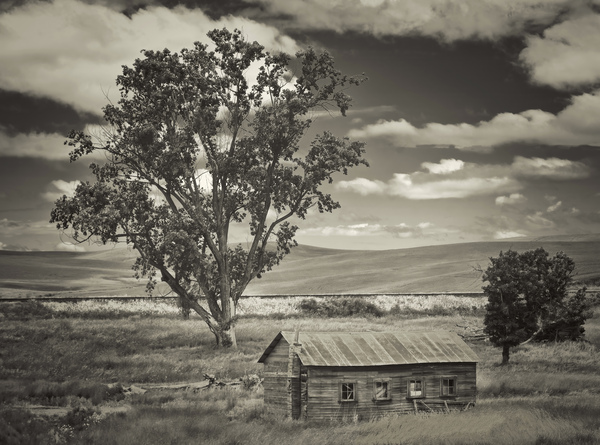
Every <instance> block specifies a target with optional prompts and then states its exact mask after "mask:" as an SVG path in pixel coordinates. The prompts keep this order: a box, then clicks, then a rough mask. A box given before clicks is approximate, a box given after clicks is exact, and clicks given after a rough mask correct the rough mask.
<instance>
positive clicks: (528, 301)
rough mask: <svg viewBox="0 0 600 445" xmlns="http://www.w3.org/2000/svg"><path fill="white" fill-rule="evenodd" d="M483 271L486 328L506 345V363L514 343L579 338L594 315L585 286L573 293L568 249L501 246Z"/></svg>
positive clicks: (572, 266) (492, 337)
mask: <svg viewBox="0 0 600 445" xmlns="http://www.w3.org/2000/svg"><path fill="white" fill-rule="evenodd" d="M490 262H491V264H490V265H489V267H488V268H487V269H486V270H485V271H484V273H483V277H482V278H483V281H484V282H487V283H488V284H487V285H485V286H483V292H484V293H485V294H486V296H487V297H488V304H487V307H486V314H485V317H484V324H485V333H486V334H487V335H488V336H489V339H490V341H491V342H492V343H493V344H494V345H496V346H501V347H502V363H503V364H506V363H508V360H509V357H510V348H511V347H514V346H517V345H519V344H522V343H524V342H528V341H531V340H537V341H540V340H563V339H569V340H577V339H579V338H580V337H581V336H582V335H583V332H584V328H583V324H584V322H585V320H586V319H587V318H588V317H590V316H591V314H592V313H591V311H590V306H589V301H588V300H587V299H586V295H585V293H586V289H585V288H582V289H580V290H578V291H577V292H576V293H575V294H574V295H570V294H569V287H570V286H571V285H572V282H573V277H572V274H573V271H574V270H575V262H574V261H573V260H572V259H571V258H570V257H569V256H567V255H566V254H565V253H564V252H559V253H557V254H556V255H555V256H553V257H550V256H549V254H548V252H546V250H545V249H543V248H541V247H540V248H538V249H535V250H529V251H526V252H523V253H518V252H516V251H514V250H509V251H507V252H500V254H499V256H498V257H496V258H490Z"/></svg>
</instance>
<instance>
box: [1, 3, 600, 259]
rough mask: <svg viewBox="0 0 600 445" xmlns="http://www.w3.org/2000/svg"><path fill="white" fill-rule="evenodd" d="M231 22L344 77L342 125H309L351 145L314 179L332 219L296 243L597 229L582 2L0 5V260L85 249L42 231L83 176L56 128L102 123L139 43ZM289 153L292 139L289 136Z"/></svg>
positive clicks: (595, 29)
mask: <svg viewBox="0 0 600 445" xmlns="http://www.w3.org/2000/svg"><path fill="white" fill-rule="evenodd" d="M223 27H227V28H229V29H233V28H238V29H240V30H242V32H243V34H244V35H245V36H246V37H247V38H248V39H249V40H256V41H258V42H259V43H261V44H262V45H264V46H265V47H266V48H267V49H268V50H269V51H271V52H278V51H284V52H287V53H289V54H294V53H295V52H296V51H298V50H301V49H303V48H306V47H308V46H312V47H314V48H316V49H318V50H319V51H324V50H326V51H328V52H330V53H331V54H332V55H333V57H334V59H335V61H336V66H337V67H338V68H339V69H340V70H341V71H343V72H344V73H347V74H361V73H364V74H365V75H366V76H367V77H368V80H367V81H366V82H365V83H363V84H362V85H360V86H359V87H356V88H354V89H352V90H351V91H349V93H350V95H351V96H353V98H354V101H353V107H352V108H351V110H350V111H349V112H348V113H347V116H346V117H342V116H337V115H333V114H332V115H327V114H324V115H316V116H315V122H314V124H313V128H312V130H311V131H313V132H317V131H318V132H320V131H324V130H329V131H332V132H333V133H334V134H336V135H338V136H347V137H349V138H351V139H353V140H361V141H364V142H365V143H366V155H365V157H366V159H367V160H368V161H369V164H370V167H368V168H367V167H363V166H361V167H358V168H356V169H353V170H351V171H350V172H349V174H348V175H347V176H343V175H340V176H338V177H336V178H335V179H336V181H335V183H334V184H332V185H331V186H328V187H327V191H329V192H331V193H332V194H333V196H334V198H336V199H337V200H338V201H339V202H340V204H341V209H339V210H337V211H335V212H334V213H332V214H319V213H316V212H314V213H312V214H310V215H309V216H308V217H307V219H306V220H305V221H301V222H300V224H299V225H300V230H299V231H298V235H297V240H298V241H299V242H300V243H302V244H310V245H315V246H323V247H332V248H343V249H396V248H405V247H415V246H423V245H435V244H447V243H459V242H473V241H492V240H504V239H511V238H522V237H540V236H548V235H570V234H587V233H600V0H587V1H584V0H330V1H327V2H323V1H320V0H285V1H282V0H205V1H191V0H189V1H181V2H179V1H175V0H165V1H158V0H156V1H148V2H144V1H143V0H140V1H129V0H101V1H78V0H55V1H27V0H8V1H0V250H93V249H96V248H97V246H95V245H91V244H83V245H78V244H74V243H72V240H71V239H70V238H69V236H68V234H67V233H60V232H59V231H57V230H56V228H55V227H54V226H53V225H52V224H50V223H49V219H50V211H51V209H52V207H53V202H54V201H55V200H56V199H57V198H59V197H60V196H62V195H63V194H67V195H69V194H70V193H73V190H74V189H75V187H76V186H77V184H78V181H84V180H91V179H92V178H91V175H90V171H89V168H88V165H89V163H90V162H92V161H93V160H89V161H86V160H80V161H77V162H75V163H72V164H71V163H69V159H68V152H69V149H68V147H65V146H64V144H63V143H64V141H65V139H66V135H67V134H68V132H69V131H70V130H71V129H75V130H88V131H91V130H92V129H94V128H98V125H102V124H103V121H102V111H101V110H102V107H103V106H104V105H106V104H107V103H108V102H109V101H110V100H113V101H114V100H116V99H118V89H117V88H116V86H115V82H114V81H115V78H116V76H117V75H118V74H120V72H121V69H122V68H121V67H122V65H131V64H132V62H133V61H134V60H135V58H137V57H140V51H141V50H142V49H156V50H160V49H163V48H169V49H171V50H172V51H179V50H180V49H181V48H189V47H191V46H192V45H193V42H195V41H201V42H208V38H207V37H206V33H207V32H208V31H210V30H211V29H214V28H223ZM303 142H304V143H306V144H309V143H310V140H308V139H307V140H306V141H303Z"/></svg>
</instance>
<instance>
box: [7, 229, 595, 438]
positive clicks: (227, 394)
mask: <svg viewBox="0 0 600 445" xmlns="http://www.w3.org/2000/svg"><path fill="white" fill-rule="evenodd" d="M534 246H543V247H545V248H546V249H547V250H548V251H550V252H553V251H555V250H556V249H560V250H564V251H566V252H568V253H569V254H570V255H572V256H573V258H575V259H576V260H577V272H576V280H577V282H578V285H581V284H586V285H587V286H588V287H589V288H590V289H591V290H592V292H588V296H589V298H590V301H593V305H594V314H593V315H592V316H591V317H590V318H589V319H588V320H587V321H586V323H585V326H584V327H585V337H584V338H585V341H583V342H558V343H554V342H552V343H530V344H528V345H524V346H520V347H517V348H514V350H513V352H512V356H511V361H510V363H509V365H505V366H500V359H501V357H500V349H499V348H497V347H494V346H493V345H491V344H490V343H489V342H488V341H486V339H485V336H484V335H482V328H483V315H484V313H485V304H486V302H487V300H486V298H485V297H484V296H483V295H482V294H481V285H482V283H481V278H480V276H478V275H479V274H478V272H476V271H474V268H477V267H478V266H480V267H483V268H485V267H486V266H487V261H488V260H487V256H488V255H489V256H493V255H497V254H498V252H499V251H500V250H503V249H514V250H518V251H521V250H525V249H530V248H532V247H534ZM598 247H599V242H598V241H597V239H596V237H594V236H588V237H583V236H582V237H576V238H572V239H570V240H564V239H560V238H559V239H542V240H530V241H515V242H499V243H469V244H456V245H451V246H438V247H425V248H414V249H406V250H392V251H383V252H379V253H378V255H374V254H373V253H372V252H368V251H363V252H361V251H342V250H330V249H322V248H314V247H310V246H299V247H298V248H297V249H296V250H295V251H294V252H293V253H292V254H290V257H289V258H288V261H287V262H284V263H283V264H282V265H281V267H280V268H279V270H277V271H276V272H273V273H272V274H271V275H270V276H268V275H267V277H268V278H267V277H265V279H264V280H263V281H262V282H261V281H259V282H258V283H257V285H256V286H254V287H252V288H251V290H249V292H248V295H249V296H248V297H247V298H244V299H242V300H241V301H240V314H241V315H240V319H239V321H238V323H237V331H238V348H237V349H235V350H228V349H214V344H213V338H212V335H211V334H210V332H209V331H208V329H207V327H206V325H205V324H204V323H203V322H202V321H201V320H200V319H199V318H198V317H197V316H195V315H192V316H191V318H190V319H189V320H182V319H181V310H180V308H179V307H178V306H177V304H176V300H175V299H173V298H168V296H167V297H166V298H161V299H158V298H157V299H153V300H148V299H146V298H145V297H144V286H143V284H142V283H138V282H136V281H135V280H132V279H130V272H131V271H130V269H129V267H130V264H131V261H132V254H131V252H128V251H126V250H122V249H113V250H109V251H102V252H96V253H64V252H59V253H56V252H28V253H17V252H1V253H0V261H1V262H2V267H1V268H0V269H1V270H2V276H1V278H0V289H1V291H0V292H1V295H2V299H3V300H5V301H4V302H2V303H1V304H0V313H1V314H2V315H1V320H2V323H0V331H1V332H0V335H1V338H2V345H3V347H2V357H1V358H2V362H1V367H0V393H1V394H2V400H3V401H4V403H3V405H2V413H3V414H2V420H1V421H2V422H3V423H2V428H1V430H2V434H3V436H2V439H3V442H4V443H97V444H107V443H114V444H129V443H145V444H159V443H183V444H186V443H189V444H192V443H203V444H232V443H239V444H276V443H279V442H281V441H286V442H287V443H291V444H304V443H309V442H313V443H328V444H346V443H353V444H389V443H398V444H400V443H406V444H411V443H425V444H427V443H431V444H437V443H450V444H462V443H490V444H497V443H499V444H513V443H544V444H566V443H571V444H593V443H598V441H599V440H600V436H599V434H600V433H599V431H600V429H599V428H600V423H599V420H598V419H599V418H600V375H599V374H598V367H599V366H600V353H599V348H600V321H599V320H600V318H599V314H600V306H599V303H600V298H599V297H598V292H597V291H596V290H595V289H597V284H598V279H599V273H598V270H599V268H598V256H597V254H596V252H597V251H598V250H597V249H598ZM11 268H12V269H11ZM16 270H18V271H19V274H17V273H16V272H15V271H16ZM357 271H362V272H363V274H362V275H361V279H360V287H358V288H357V289H358V291H356V292H352V290H353V289H352V283H353V282H357V281H353V279H354V278H353V277H354V276H355V275H356V273H357ZM424 275H427V276H424ZM384 277H388V278H387V279H386V278H384ZM428 286H430V287H428ZM416 288H418V289H422V290H423V292H422V293H418V294H416V293H414V292H411V291H413V290H414V289H416ZM100 289H102V291H100ZM279 289H281V291H280V292H279V293H278V294H277V290H279ZM293 289H303V290H305V291H306V292H303V294H304V295H303V296H300V297H299V296H297V295H296V294H295V293H293V291H292V290H293ZM340 289H341V290H342V291H340V292H336V291H337V290H340ZM276 294H277V295H276ZM324 294H329V295H326V296H324ZM331 294H335V295H331ZM340 294H343V295H344V296H340ZM352 294H362V295H361V296H355V297H351V295H352ZM311 295H312V299H315V300H317V302H325V301H329V302H332V301H344V300H345V301H346V304H340V305H337V306H336V305H335V304H333V305H332V306H331V307H329V309H328V310H329V312H327V315H324V312H321V313H319V311H315V307H314V306H307V305H306V304H304V305H303V304H302V302H303V301H306V300H310V299H311ZM124 296H128V297H137V298H127V299H123V298H122V297H124ZM102 297H112V298H110V299H107V298H102ZM119 297H121V298H119ZM7 299H9V300H10V301H6V300H7ZM61 299H65V300H61ZM19 300H22V301H19ZM349 301H351V302H352V303H353V304H349V303H348V302H349ZM352 308H353V309H352ZM294 330H300V331H307V332H313V331H329V332H345V331H375V332H378V331H396V330H400V331H409V332H410V331H431V330H433V331H437V330H447V331H451V332H455V333H457V334H459V335H460V336H462V337H464V339H465V341H466V342H467V343H468V344H469V346H471V348H472V349H473V350H474V351H475V352H476V354H477V355H478V356H479V360H480V361H479V363H478V365H477V401H476V404H475V405H474V406H472V407H470V408H469V409H468V410H467V411H462V410H451V411H449V412H446V411H444V410H441V411H440V410H435V412H432V411H430V410H429V409H427V408H425V407H421V409H420V410H419V411H418V413H416V414H400V415H395V416H384V417H381V418H371V419H362V420H360V421H359V422H357V421H356V419H352V418H348V419H347V420H345V421H343V422H338V421H333V420H328V419H322V421H320V422H315V421H310V422H303V421H292V420H290V419H289V418H284V417H278V416H275V415H273V414H269V413H268V411H267V410H265V406H264V401H263V388H262V385H261V381H262V379H263V365H262V364H259V363H257V361H258V358H259V357H260V356H261V354H262V353H263V352H264V350H265V348H266V347H267V346H268V344H269V343H270V342H271V340H272V339H273V338H274V337H275V336H276V334H277V333H278V332H280V331H294ZM211 379H212V380H211ZM211 382H212V384H211Z"/></svg>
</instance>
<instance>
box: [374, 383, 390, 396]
mask: <svg viewBox="0 0 600 445" xmlns="http://www.w3.org/2000/svg"><path fill="white" fill-rule="evenodd" d="M391 390H392V383H391V381H390V380H375V381H373V400H391V398H392V395H391Z"/></svg>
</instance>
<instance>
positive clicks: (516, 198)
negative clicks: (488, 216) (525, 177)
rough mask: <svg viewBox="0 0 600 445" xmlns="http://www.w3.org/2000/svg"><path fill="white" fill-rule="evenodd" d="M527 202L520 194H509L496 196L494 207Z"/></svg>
mask: <svg viewBox="0 0 600 445" xmlns="http://www.w3.org/2000/svg"><path fill="white" fill-rule="evenodd" d="M526 201H527V198H526V197H525V196H523V195H522V194H520V193H511V194H510V195H509V196H498V197H497V198H496V205H498V206H503V205H515V204H522V203H524V202H526Z"/></svg>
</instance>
